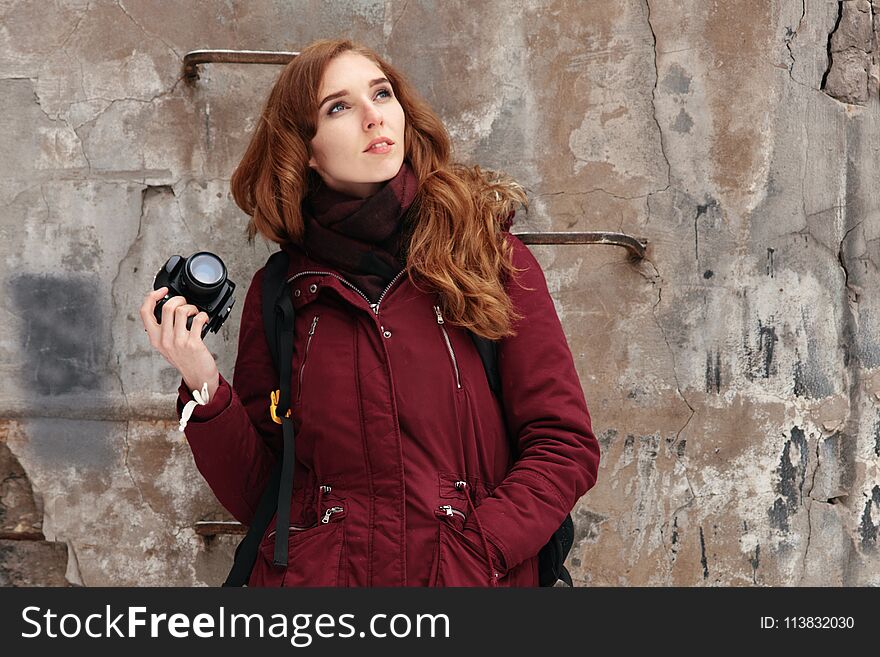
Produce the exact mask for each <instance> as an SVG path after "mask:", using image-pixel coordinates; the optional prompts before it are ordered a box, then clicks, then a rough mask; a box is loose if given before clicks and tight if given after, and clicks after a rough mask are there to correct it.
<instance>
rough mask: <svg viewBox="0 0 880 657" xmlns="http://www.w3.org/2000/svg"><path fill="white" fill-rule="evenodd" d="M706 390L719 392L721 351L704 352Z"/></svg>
mask: <svg viewBox="0 0 880 657" xmlns="http://www.w3.org/2000/svg"><path fill="white" fill-rule="evenodd" d="M706 392H714V393H716V394H718V393H720V392H721V353H720V352H719V351H715V352H714V353H713V352H711V351H707V352H706Z"/></svg>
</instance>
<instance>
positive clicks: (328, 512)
mask: <svg viewBox="0 0 880 657" xmlns="http://www.w3.org/2000/svg"><path fill="white" fill-rule="evenodd" d="M343 511H344V509H343V508H342V507H341V506H331V507H330V508H329V509H327V510H326V511H324V515H323V516H322V517H321V524H322V525H326V524H327V523H328V522H330V516H332V515H333V514H334V513H342V512H343Z"/></svg>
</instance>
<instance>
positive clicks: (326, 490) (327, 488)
mask: <svg viewBox="0 0 880 657" xmlns="http://www.w3.org/2000/svg"><path fill="white" fill-rule="evenodd" d="M331 490H333V489H332V488H331V487H330V486H328V485H327V484H322V485H321V492H322V493H324V495H326V494H327V493H329V492H330V491H331Z"/></svg>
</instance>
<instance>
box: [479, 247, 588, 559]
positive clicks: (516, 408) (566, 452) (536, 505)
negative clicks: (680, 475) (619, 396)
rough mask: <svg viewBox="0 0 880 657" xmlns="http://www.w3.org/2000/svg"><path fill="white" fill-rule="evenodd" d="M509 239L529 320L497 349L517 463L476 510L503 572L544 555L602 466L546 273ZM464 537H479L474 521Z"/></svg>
mask: <svg viewBox="0 0 880 657" xmlns="http://www.w3.org/2000/svg"><path fill="white" fill-rule="evenodd" d="M507 239H508V241H509V242H511V244H512V247H513V264H514V265H515V266H516V267H517V268H518V269H524V268H525V271H523V272H520V273H518V274H517V275H516V276H515V277H513V280H512V282H510V283H508V285H507V291H508V294H509V295H510V299H511V301H512V303H513V305H514V307H515V308H516V309H517V311H518V312H519V314H521V315H523V316H524V317H523V319H522V320H520V321H518V322H517V323H515V324H514V330H515V331H516V333H517V334H516V336H513V337H508V338H505V339H503V340H501V341H500V342H499V344H498V368H499V372H500V375H501V384H502V395H503V400H504V414H505V420H506V422H507V429H508V431H509V432H510V433H511V435H512V436H516V437H517V443H518V446H519V450H518V452H519V456H518V458H517V459H516V461H515V462H514V464H513V466H512V468H511V469H510V471H509V472H508V474H507V476H506V477H505V478H504V480H503V481H502V482H501V483H500V484H499V485H498V486H497V487H496V488H495V490H494V491H493V493H492V494H491V495H490V496H488V497H487V498H485V499H484V500H483V501H482V503H481V504H480V505H479V506H478V507H477V509H476V513H477V514H478V515H479V519H480V523H481V524H482V528H483V530H484V531H485V533H486V535H487V538H488V539H489V542H490V544H491V546H492V547H493V548H495V549H493V550H492V551H493V553H494V555H495V557H496V558H497V557H498V556H500V557H501V558H502V559H503V563H500V564H497V565H498V566H499V569H500V570H501V571H502V572H506V571H507V570H510V569H511V568H513V567H514V566H516V565H517V564H519V563H520V562H522V561H523V560H525V559H528V558H530V557H532V556H534V555H536V554H538V552H539V551H540V549H541V548H542V547H543V546H544V544H545V543H546V542H547V541H548V540H549V538H550V537H551V536H552V535H553V533H554V532H555V531H556V530H557V529H558V528H559V526H560V525H561V524H562V521H563V520H564V519H565V517H566V515H568V513H570V511H571V509H572V508H573V507H574V505H575V504H576V503H577V501H578V499H579V498H580V497H581V496H582V495H584V493H586V492H587V491H588V490H589V489H590V488H592V487H593V485H595V483H596V475H597V472H598V467H599V443H598V441H597V440H596V437H595V436H594V435H593V430H592V426H591V420H590V414H589V411H588V410H587V404H586V401H585V399H584V393H583V389H582V388H581V383H580V381H579V379H578V375H577V371H576V369H575V365H574V360H573V358H572V355H571V350H570V348H569V346H568V342H567V341H566V338H565V334H564V332H563V329H562V324H561V322H560V321H559V316H558V315H557V314H556V309H555V307H554V305H553V299H552V298H551V296H550V292H549V291H548V289H547V282H546V280H545V278H544V273H543V272H542V271H541V267H540V265H539V264H538V261H537V260H536V259H535V257H534V256H533V255H532V253H531V251H529V249H528V248H527V247H526V246H525V245H524V244H523V243H522V242H521V241H520V240H519V238H517V237H515V236H513V235H510V234H507ZM465 530H466V531H468V532H476V531H478V525H477V523H476V522H475V519H474V518H469V519H468V521H467V523H466V524H465ZM476 535H477V534H473V536H476Z"/></svg>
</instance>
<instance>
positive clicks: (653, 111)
mask: <svg viewBox="0 0 880 657" xmlns="http://www.w3.org/2000/svg"><path fill="white" fill-rule="evenodd" d="M645 6H646V7H647V9H648V20H647V23H648V29H649V30H650V31H651V39H652V48H653V58H652V61H653V62H654V87H653V88H652V90H651V117H652V118H653V119H654V123H656V124H657V134H658V135H659V137H660V153H661V154H662V155H663V161H664V162H665V163H666V187H664V188H663V189H662V190H659V191H664V190H666V189H669V185H670V181H671V179H672V167H671V165H670V164H669V157H668V156H667V155H666V145H665V143H664V139H663V128H661V127H660V121H659V120H658V119H657V86H658V84H659V83H660V70H659V68H658V64H657V35H656V34H655V33H654V25H653V24H652V23H651V0H645Z"/></svg>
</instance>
